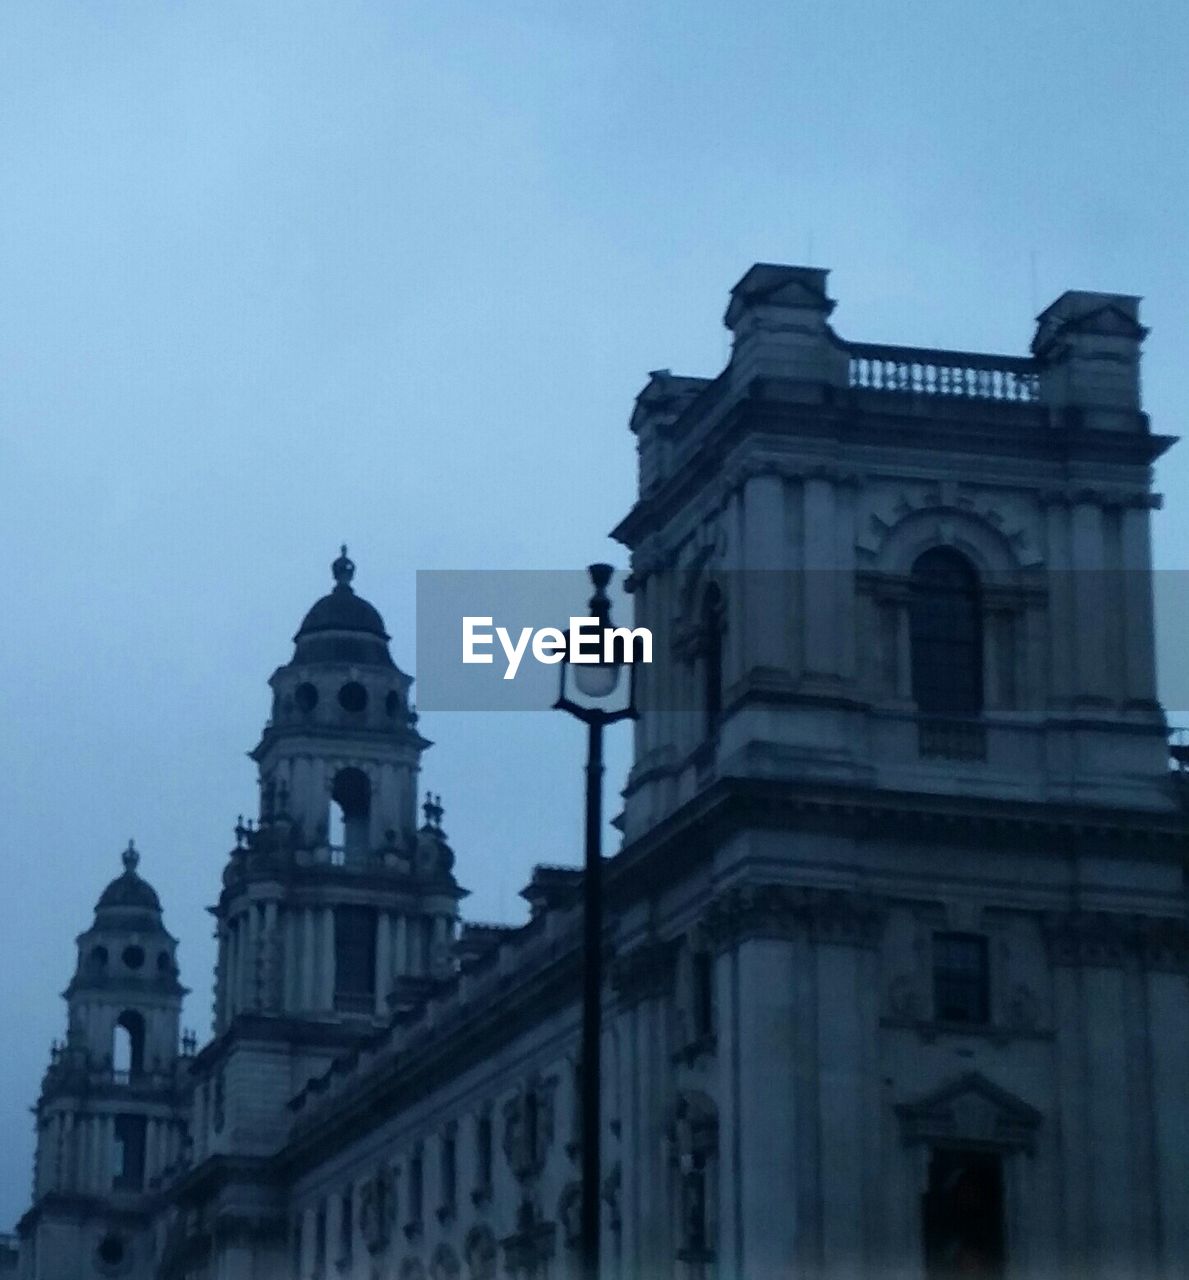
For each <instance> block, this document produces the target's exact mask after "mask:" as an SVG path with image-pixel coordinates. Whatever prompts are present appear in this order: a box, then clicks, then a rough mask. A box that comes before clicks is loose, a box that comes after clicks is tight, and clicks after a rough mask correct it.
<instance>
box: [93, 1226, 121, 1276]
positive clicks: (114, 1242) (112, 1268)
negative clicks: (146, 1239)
mask: <svg viewBox="0 0 1189 1280" xmlns="http://www.w3.org/2000/svg"><path fill="white" fill-rule="evenodd" d="M95 1257H96V1260H97V1261H98V1263H99V1266H100V1267H101V1268H102V1269H103V1270H104V1271H106V1272H108V1273H114V1272H116V1271H119V1270H121V1269H122V1268H123V1266H124V1264H125V1263H126V1262H127V1260H128V1246H127V1245H126V1244H125V1243H124V1241H123V1238H122V1237H120V1236H118V1235H116V1234H115V1233H114V1232H109V1233H108V1234H107V1235H105V1236H104V1237H103V1239H102V1240H100V1241H99V1248H98V1249H96V1250H95Z"/></svg>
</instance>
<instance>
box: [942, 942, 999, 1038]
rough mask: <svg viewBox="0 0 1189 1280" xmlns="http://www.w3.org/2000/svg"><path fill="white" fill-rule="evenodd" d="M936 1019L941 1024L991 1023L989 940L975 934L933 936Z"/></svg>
mask: <svg viewBox="0 0 1189 1280" xmlns="http://www.w3.org/2000/svg"><path fill="white" fill-rule="evenodd" d="M933 1016H934V1018H936V1020H937V1021H938V1022H965V1023H970V1024H983V1023H986V1022H988V1021H989V1020H990V1016H991V982H990V961H989V953H988V948H987V940H986V938H984V937H982V936H980V935H979V934H975V933H936V934H934V935H933Z"/></svg>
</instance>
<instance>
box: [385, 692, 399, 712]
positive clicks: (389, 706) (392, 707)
mask: <svg viewBox="0 0 1189 1280" xmlns="http://www.w3.org/2000/svg"><path fill="white" fill-rule="evenodd" d="M384 710H385V711H387V712H388V714H389V715H390V716H396V715H399V714H400V694H399V693H397V691H396V690H395V689H393V690H392V692H391V693H390V694H389V695H388V697H386V698H385V699H384Z"/></svg>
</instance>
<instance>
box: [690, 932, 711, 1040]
mask: <svg viewBox="0 0 1189 1280" xmlns="http://www.w3.org/2000/svg"><path fill="white" fill-rule="evenodd" d="M692 967H693V973H692V977H693V984H692V985H693V991H692V995H693V1015H694V1016H693V1023H694V1035H695V1036H696V1037H697V1038H699V1039H701V1038H702V1037H703V1036H708V1035H710V1034H711V1032H713V1030H714V956H713V955H712V954H711V953H710V952H709V951H695V952H694V954H693V966H692Z"/></svg>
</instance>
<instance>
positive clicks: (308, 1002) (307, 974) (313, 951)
mask: <svg viewBox="0 0 1189 1280" xmlns="http://www.w3.org/2000/svg"><path fill="white" fill-rule="evenodd" d="M300 919H301V932H302V940H301V1008H302V1009H303V1010H305V1011H309V1010H312V1009H314V1008H315V1007H316V1006H317V1002H318V988H317V987H316V986H315V985H314V960H315V958H316V956H317V954H318V953H317V947H316V940H315V937H314V908H313V907H301V908H300Z"/></svg>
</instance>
